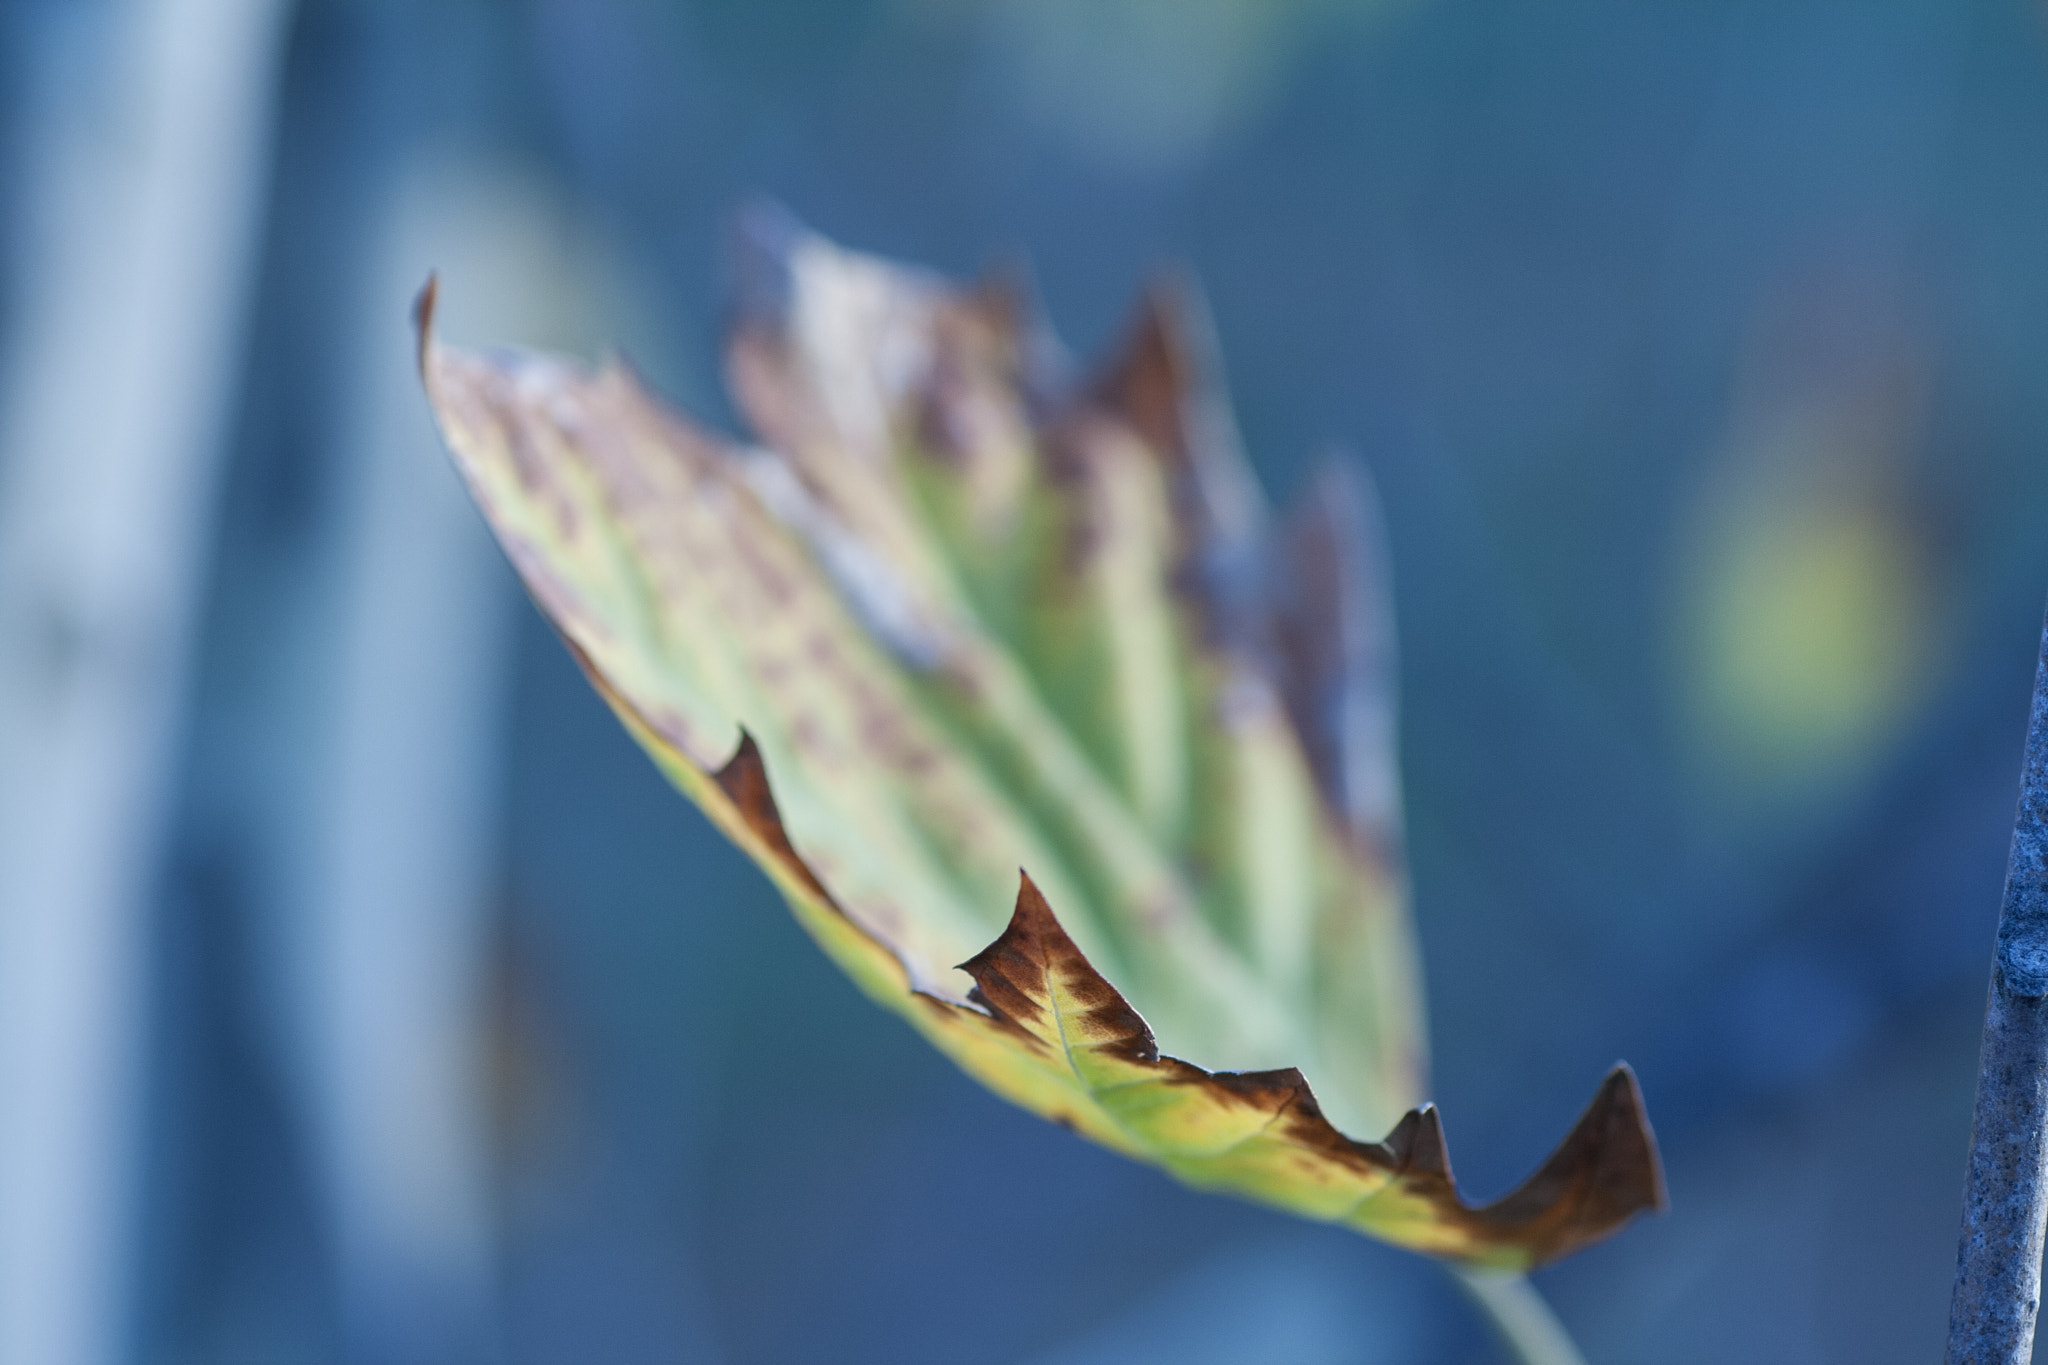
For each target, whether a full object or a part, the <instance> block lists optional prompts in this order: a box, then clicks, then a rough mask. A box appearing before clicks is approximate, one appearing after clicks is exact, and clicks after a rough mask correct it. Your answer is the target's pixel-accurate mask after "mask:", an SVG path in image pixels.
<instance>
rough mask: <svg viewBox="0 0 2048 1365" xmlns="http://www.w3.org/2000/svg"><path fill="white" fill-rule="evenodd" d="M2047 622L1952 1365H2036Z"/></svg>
mask: <svg viewBox="0 0 2048 1365" xmlns="http://www.w3.org/2000/svg"><path fill="white" fill-rule="evenodd" d="M2044 1120H2048V627H2044V628H2043V632H2042V637H2041V656H2040V663H2039V665H2038V667H2037V668H2036V671H2035V674H2034V704H2033V710H2032V713H2031V715H2030V717H2029V719H2028V722H2027V758H2026V767H2025V769H2024V771H2023V772H2022V774H2021V777H2020V802H2019V813H2018V814H2017V815H2016V816H2014V818H2013V829H2012V853H2011V855H2010V857H2009V859H2008V860H2007V863H2006V870H2005V900H2004V903H2003V904H2002V905H2001V906H2000V908H1999V913H1998V948H1997V952H1996V953H1995V954H1994V955H1993V958H1992V963H1991V998H1990V1001H1989V1003H1988V1004H1987V1005H1986V1007H1985V1011H1984V1045H1983V1051H1982V1054H1981V1056H1980V1058H1979V1060H1978V1065H1977V1109H1976V1115H1975V1118H1974V1119H1973V1121H1972V1126H1971V1132H1970V1176H1969V1183H1968V1184H1967V1185H1966V1186H1965V1188H1964V1191H1963V1233H1962V1240H1961V1245H1960V1246H1959V1247H1958V1249H1957V1251H1956V1287H1955V1295H1954V1297H1953V1298H1952V1299H1951V1300H1950V1303H1949V1320H1948V1354H1947V1356H1946V1357H1944V1359H1945V1362H1946V1365H2027V1362H2028V1361H2030V1360H2032V1359H2033V1355H2034V1319H2035V1317H2036V1315H2037V1314H2038V1313H2039V1311H2040V1307H2041V1241H2042V1231H2043V1224H2044V1220H2048V1185H2044V1183H2043V1180H2042V1168H2043V1163H2044V1159H2048V1122H2044Z"/></svg>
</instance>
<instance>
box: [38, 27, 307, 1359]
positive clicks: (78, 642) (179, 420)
mask: <svg viewBox="0 0 2048 1365" xmlns="http://www.w3.org/2000/svg"><path fill="white" fill-rule="evenodd" d="M42 10H43V14H42V22H43V24H44V28H43V30H42V31H41V32H40V33H39V34H37V35H35V36H36V38H37V39H38V42H37V44H36V47H35V50H36V52H37V56H38V59H39V60H42V61H44V62H45V63H46V66H45V73H44V79H43V80H42V81H40V85H41V89H40V91H39V92H38V94H39V96H40V98H38V99H33V100H31V101H30V106H31V109H30V114H29V125H28V133H29V142H28V169H27V179H26V185H25V189H24V193H23V196H22V199H21V203H22V205H23V211H22V214H23V216H22V221H20V222H18V223H16V224H13V225H10V231H9V234H8V236H9V240H10V241H11V242H12V243H13V247H12V250H11V256H12V259H11V260H10V261H9V262H8V264H9V267H10V268H11V269H12V270H13V272H14V279H15V283H14V296H15V299H16V301H17V304H18V308H17V311H16V313H15V315H14V320H13V323H14V325H13V327H12V330H11V332H10V334H9V336H8V337H7V344H8V349H7V353H6V369H5V371H4V373H0V1096H4V1099H0V1360H4V1361H6V1362H7V1363H8V1365H105V1362H109V1361H111V1360H113V1359H114V1358H116V1357H117V1356H118V1355H120V1354H122V1353H123V1349H124V1347H125V1346H126V1345H127V1342H126V1341H125V1339H124V1337H125V1330H126V1328H127V1325H128V1322H129V1307H130V1305H129V1288H128V1283H127V1279H128V1277H127V1273H126V1271H127V1263H128V1260H129V1257H130V1255H131V1249H130V1247H129V1245H128V1237H127V1233H128V1231H129V1228H130V1220H131V1218H132V1216H133V1210H132V1203H133V1199H132V1195H133V1180H132V1170H133V1167H134V1164H135V1161H136V1158H137V1152H136V1148H135V1143H134V1133H133V1128H134V1125H135V1123H136V1121H137V1119H138V1118H139V1109H138V1105H137V1103H136V1099H137V1097H136V1093H135V1089H136V1087H135V1081H136V1079H137V1077H136V1070H137V1047H136V1044H137V1031H138V1028H139V1026H140V1024H141V1019H140V1017H139V1011H138V1009H137V1002H138V1000H139V999H140V997H141V994H142V985H143V974H142V971H141V967H142V962H141V944H142V940H143V933H144V929H145V926H146V924H147V918H146V916H145V914H144V908H145V905H146V903H147V899H148V896H149V893H150V890H151V886H152V881H153V876H154V874H155V872H156V870H157V868H156V858H157V855H158V853H159V849H160V838H161V834H162V832H163V826H164V820H163V816H164V795H165V791H166V787H167V780H166V779H167V776H168V774H167V767H168V761H169V757H170V755H171V753H172V750H173V744H174V732H175V729H176V726H177V723H178V717H179V714H180V705H181V700H182V693H183V690H184V681H185V675H186V662H187V657H188V654H189V652H190V650H189V642H190V639H191V636H192V626H193V618H194V604H195V600H196V598H197V595H198V594H197V588H198V585H199V582H200V579H201V569H202V565H203V559H204V554H205V550H206V546H207V543H208V532H209V529H210V525H211V521H212V515H213V505H214V501H215V498H214V493H215V488H216V483H217V479H216V471H217V467H218V465H219V463H220V454H221V450H222V447H223V444H224V436H225V430H224V429H225V425H226V416H227V413H228V410H229V400H230V398H231V396H232V391H233V388H234V384H235V381H236V379H237V375H238V361H239V359H240V351H241V340H242V333H243V320H244V313H245V302H246V300H247V298H248V294H249V285H250V282H251V278H252V276H253V274H254V271H253V263H254V260H255V257H256V254H257V253H256V236H257V234H256V226H257V223H258V218H259V214H258V210H259V207H260V204H261V200H262V192H263V188H264V182H265V178H266V177H265V174H264V172H265V168H266V164H267V153H268V142H269V136H270V130H271V125H272V121H273V120H272V106H273V102H274V94H275V83H276V77H277V72H278V64H279V54H280V50H281V46H282V39H283V36H284V20H285V18H286V16H287V6H286V3H285V0H128V2H126V3H122V2H121V0H104V2H103V3H95V4H76V5H46V6H43V7H42Z"/></svg>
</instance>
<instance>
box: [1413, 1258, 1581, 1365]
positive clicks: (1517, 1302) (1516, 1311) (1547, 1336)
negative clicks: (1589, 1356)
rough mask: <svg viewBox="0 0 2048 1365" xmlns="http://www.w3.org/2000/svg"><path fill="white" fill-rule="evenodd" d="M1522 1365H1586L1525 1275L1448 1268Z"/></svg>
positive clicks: (1561, 1325)
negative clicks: (1483, 1311)
mask: <svg viewBox="0 0 2048 1365" xmlns="http://www.w3.org/2000/svg"><path fill="white" fill-rule="evenodd" d="M1446 1269H1448V1270H1449V1271H1450V1272H1451V1277H1452V1278H1453V1279H1455V1280H1456V1281H1457V1282H1458V1283H1459V1285H1461V1286H1462V1287H1463V1288H1464V1290H1465V1292H1466V1293H1467V1294H1470V1295H1471V1296H1472V1299H1473V1301H1474V1302H1475V1303H1477V1304H1478V1305H1479V1306H1480V1308H1482V1309H1483V1310H1485V1313H1486V1319H1487V1321H1488V1322H1491V1323H1492V1324H1493V1329H1494V1331H1496V1332H1498V1333H1500V1337H1501V1340H1502V1341H1504V1342H1506V1343H1507V1345H1508V1349H1509V1350H1511V1351H1513V1352H1514V1353H1515V1359H1517V1360H1519V1361H1521V1362H1522V1365H1586V1358H1585V1357H1584V1356H1582V1355H1580V1354H1579V1348H1578V1347H1577V1346H1575V1345H1573V1344H1572V1339H1571V1336H1570V1334H1568V1333H1567V1332H1566V1331H1565V1330H1564V1324H1563V1323H1561V1322H1559V1321H1558V1320H1557V1314H1555V1313H1553V1312H1551V1311H1550V1305H1549V1304H1547V1303H1545V1302H1544V1301H1543V1296H1542V1295H1541V1294H1539V1293H1537V1292H1536V1286H1535V1285H1533V1284H1530V1283H1529V1281H1528V1279H1527V1278H1526V1277H1524V1276H1521V1275H1515V1274H1503V1273H1501V1272H1499V1271H1490V1270H1472V1269H1469V1268H1467V1267H1465V1266H1461V1265H1455V1264H1452V1265H1447V1266H1446Z"/></svg>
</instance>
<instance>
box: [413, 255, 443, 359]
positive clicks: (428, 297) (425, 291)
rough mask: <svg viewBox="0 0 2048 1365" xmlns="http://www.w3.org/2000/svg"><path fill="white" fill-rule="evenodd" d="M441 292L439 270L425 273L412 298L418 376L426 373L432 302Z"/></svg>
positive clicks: (432, 335)
mask: <svg viewBox="0 0 2048 1365" xmlns="http://www.w3.org/2000/svg"><path fill="white" fill-rule="evenodd" d="M440 293H441V272H439V271H438V270H435V271H429V272H428V273H427V282H426V283H425V284H423V285H421V286H420V292H419V293H417V294H415V295H414V296H413V300H412V332H413V341H414V344H415V346H416V347H417V351H418V358H419V366H420V378H422V379H424V378H426V375H427V352H428V351H429V350H430V349H431V348H432V346H433V344H434V304H435V301H436V300H437V299H439V297H440Z"/></svg>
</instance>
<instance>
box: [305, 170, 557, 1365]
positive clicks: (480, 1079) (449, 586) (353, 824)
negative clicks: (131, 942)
mask: <svg viewBox="0 0 2048 1365" xmlns="http://www.w3.org/2000/svg"><path fill="white" fill-rule="evenodd" d="M381 220H382V221H381V222H380V223H379V224H378V226H377V228H376V231H377V235H378V240H377V242H376V249H375V250H374V251H373V252H371V253H369V258H370V267H369V270H368V273H367V276H366V278H364V279H363V280H362V281H361V284H360V287H359V288H357V289H355V290H354V291H352V292H353V294H354V296H355V297H356V298H358V299H360V300H361V311H360V313H359V314H358V315H356V316H355V317H353V318H351V319H348V320H347V321H348V322H349V323H351V324H352V325H353V328H354V336H355V338H356V340H355V345H354V346H353V347H352V351H353V355H354V366H353V371H352V373H350V374H349V375H348V376H347V377H346V380H345V385H344V388H343V393H344V395H345V401H344V404H343V409H344V411H346V412H347V413H348V414H349V417H348V418H347V419H346V420H345V421H344V423H343V426H342V429H341V430H340V432H339V433H338V434H339V438H340V439H339V443H338V450H339V455H340V459H339V461H338V464H337V469H336V476H335V477H336V485H337V489H336V491H337V498H338V506H337V508H336V522H337V529H338V535H337V538H336V543H335V546H334V550H333V557H332V559H331V560H330V561H329V563H328V564H327V565H326V566H325V578H326V581H327V583H328V584H330V585H331V586H330V588H329V589H328V591H327V592H326V593H322V594H320V595H319V600H316V601H313V602H309V603H307V604H306V607H307V609H308V610H312V611H315V612H318V613H319V614H320V615H321V616H322V617H323V618H324V619H326V620H327V621H329V622H331V625H330V627H329V629H330V631H331V635H330V638H328V639H327V640H325V641H324V642H323V644H322V645H321V646H320V648H321V649H322V657H323V659H324V660H325V661H326V664H327V666H326V667H324V668H322V669H320V670H318V671H319V672H320V674H321V676H322V680H323V683H324V686H325V691H324V693H323V695H322V696H321V697H319V698H318V699H317V701H316V706H317V707H318V710H317V714H318V715H319V716H320V723H319V726H318V730H319V733H318V734H316V735H312V736H307V737H305V742H306V743H307V745H308V758H309V764H308V770H307V774H306V776H307V781H308V785H309V790H308V791H307V792H306V793H304V799H305V801H306V803H307V812H308V825H309V856H308V857H307V859H306V862H305V865H304V866H303V867H302V868H301V869H300V876H301V877H302V878H303V880H302V881H301V883H300V884H299V885H298V886H297V887H296V888H295V889H294V890H293V892H292V895H291V899H292V901H293V905H292V907H291V916H292V919H293V920H294V922H295V926H296V933H295V938H296V942H295V946H294V949H293V951H294V952H295V954H296V955H297V957H298V959H299V960H298V961H297V962H296V963H295V964H293V968H294V970H292V971H291V972H290V976H291V979H293V980H295V981H298V982H301V983H304V985H305V987H306V989H305V990H304V991H303V992H302V993H300V994H299V995H298V997H297V998H296V1000H295V1001H294V1008H295V1009H296V1011H297V1012H298V1013H297V1018H296V1020H295V1024H294V1026H295V1028H296V1029H297V1030H298V1031H299V1032H300V1035H301V1043H302V1046H303V1053H302V1055H303V1057H304V1060H305V1065H304V1066H303V1067H302V1068H301V1070H300V1075H299V1079H300V1081H301V1083H302V1084H303V1085H304V1086H306V1087H307V1089H306V1091H305V1092H304V1094H303V1102H304V1104H305V1106H306V1109H307V1111H308V1114H309V1116H310V1118H311V1119H312V1123H311V1125H310V1126H311V1128H312V1130H313V1131H314V1132H316V1133H317V1134H318V1140H317V1144H316V1148H317V1158H318V1163H319V1169H320V1173H321V1179H322V1183H323V1186H324V1189H325V1197H326V1202H327V1205H328V1222H329V1226H330V1227H331V1229H332V1232H333V1235H334V1237H335V1248H334V1250H335V1266H336V1270H337V1274H338V1277H339V1283H338V1289H339V1298H340V1306H341V1315H342V1320H343V1330H344V1332H345V1334H346V1338H347V1347H348V1354H349V1356H350V1357H351V1358H354V1359H361V1360H372V1361H379V1362H385V1363H386V1365H412V1363H413V1362H418V1365H427V1363H428V1362H434V1363H435V1365H440V1363H441V1362H472V1361H480V1360H489V1359H492V1358H494V1357H496V1356H498V1355H500V1354H501V1353H502V1348H501V1346H500V1344H499V1343H498V1341H497V1340H496V1337H497V1317H498V1315H497V1311H496V1305H495V1295H494V1293H493V1284H494V1282H495V1280H496V1277H497V1276H496V1271H497V1267H496V1264H495V1253H494V1246H495V1240H496V1238H495V1234H496V1229H495V1227H494V1226H493V1217H492V1207H491V1206H492V1188H491V1186H492V1175H493V1172H492V1164H493V1163H492V1144H491V1140H490V1132H489V1094H488V1087H487V1080H488V1075H489V1071H490V1067H489V1064H488V1055H487V1049H486V1042H487V1040H486V1038H485V1036H484V1016H485V1013H486V1011H485V1008H484V1002H485V995H486V993H485V987H486V980H485V977H486V972H487V968H488V958H489V946H490V941H491V940H490V929H491V925H490V917H489V913H488V911H489V902H490V900H491V898H492V895H493V892H494V890H495V888H494V885H493V882H494V877H495V872H496V869H495V852H496V850H495V847H494V845H495V827H496V822H497V816H498V803H497V796H496V793H497V788H498V785H499V783H498V759H499V755H500V752H501V750H502V748H503V743H504V735H503V722H504V718H505V707H506V703H507V702H508V701H509V697H508V693H507V681H508V679H509V678H510V677H511V672H512V670H511V668H510V666H509V650H510V645H511V635H510V627H511V626H512V624H513V622H514V620H515V618H514V617H513V615H512V609H513V608H514V607H516V606H517V604H518V596H517V592H516V589H515V587H514V584H513V581H512V579H511V576H510V574H509V573H508V571H507V570H506V568H505V565H504V563H503V560H502V557H501V556H500V555H499V553H498V551H497V549H496V547H495V546H494V545H493V544H492V542H491V539H490V536H489V533H488V532H487V531H485V529H484V526H483V523H482V520H481V519H480V518H479V517H478V516H477V514H476V510H475V508H474V507H473V506H472V505H471V503H470V500H469V496H468V494H467V493H466V492H465V491H464V490H463V488H462V486H461V482H460V480H459V479H458V477H457V476H456V473H455V470H454V468H453V467H452V466H451V465H450V463H449V461H448V459H447V457H446V455H445V454H444V453H443V451H442V449H441V445H440V440H439V438H438V436H437V435H436V434H435V430H434V425H433V419H432V416H431V414H430V413H429V411H428V409H427V404H426V399H425V397H424V395H423V394H422V392H421V389H420V384H419V378H418V375H417V373H416V362H415V356H416V351H415V348H414V343H413V337H412V334H411V330H410V324H409V321H408V319H409V309H410V305H411V302H412V297H413V294H414V292H415V291H416V290H417V289H418V288H419V286H420V283H421V282H422V281H423V280H424V279H425V278H426V277H427V274H428V272H429V271H430V270H432V269H434V268H435V267H437V266H439V267H442V268H445V269H446V270H447V271H448V273H449V276H450V278H451V279H452V280H455V281H459V282H460V284H461V286H462V287H461V288H460V289H458V290H456V291H453V292H454V293H455V294H456V295H457V296H458V300H459V302H458V304H457V307H458V309H460V310H466V316H463V317H459V318H458V323H459V325H462V326H465V327H474V328H476V330H477V332H478V334H480V335H487V336H518V337H532V338H536V339H540V340H543V341H556V342H559V341H561V340H563V339H564V338H563V335H562V333H563V327H562V326H561V309H562V308H563V307H565V306H567V305H565V304H564V302H563V301H564V300H565V299H567V298H570V297H572V296H574V295H575V294H577V293H578V292H580V291H578V290H576V288H575V285H574V276H575V271H574V265H575V263H574V262H573V261H572V260H570V259H569V244H568V243H567V241H566V234H565V232H564V230H563V227H562V215H561V214H560V212H559V211H558V210H557V209H556V207H555V205H554V204H553V203H552V202H551V200H550V197H549V195H548V194H547V193H546V191H545V188H544V187H543V186H541V185H539V184H537V183H536V182H535V181H534V180H533V179H532V178H531V177H530V176H527V175H523V174H521V173H519V172H518V171H516V170H513V169H508V168H505V167H501V166H500V167H493V166H491V165H490V164H489V163H488V161H487V159H485V158H482V157H479V156H478V154H477V153H476V152H475V151H474V150H470V151H467V152H465V151H464V150H463V149H461V148H459V147H458V148H451V149H448V150H447V151H446V152H444V153H443V154H440V155H434V154H421V153H418V152H414V153H413V154H411V155H407V156H404V157H401V158H400V159H399V160H398V161H397V163H396V164H394V165H393V166H392V167H391V169H390V171H389V172H388V173H387V175H386V177H385V179H384V186H383V204H382V208H381Z"/></svg>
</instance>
